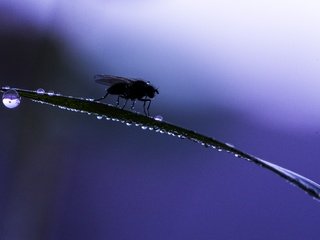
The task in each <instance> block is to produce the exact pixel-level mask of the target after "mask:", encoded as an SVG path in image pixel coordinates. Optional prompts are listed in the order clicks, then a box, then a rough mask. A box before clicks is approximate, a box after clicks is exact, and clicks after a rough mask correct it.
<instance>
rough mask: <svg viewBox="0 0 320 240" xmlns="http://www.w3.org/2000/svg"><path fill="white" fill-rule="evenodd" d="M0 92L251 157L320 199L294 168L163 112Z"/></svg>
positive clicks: (13, 100) (11, 101)
mask: <svg viewBox="0 0 320 240" xmlns="http://www.w3.org/2000/svg"><path fill="white" fill-rule="evenodd" d="M1 91H2V92H3V97H2V102H3V104H4V105H5V106H6V107H8V108H15V107H17V106H18V105H19V104H20V101H21V97H25V98H29V99H31V100H33V101H35V102H38V103H42V104H49V105H51V106H54V107H58V108H60V109H63V110H69V111H73V112H79V113H86V114H88V115H94V116H96V118H97V119H99V120H103V119H105V120H111V121H116V122H120V123H123V124H126V125H127V126H136V127H140V128H141V129H142V130H152V131H155V132H157V133H162V134H167V135H169V136H174V137H177V138H180V139H187V140H190V141H193V142H195V143H199V144H201V145H202V146H204V147H206V148H212V149H215V150H217V151H226V152H228V153H231V154H233V155H234V156H235V157H237V158H242V159H245V160H248V161H249V162H252V163H255V164H256V165H258V166H260V167H262V168H264V169H268V170H270V171H272V172H273V173H275V174H277V175H279V176H280V177H282V178H284V179H286V180H287V181H288V182H290V183H292V184H294V185H295V186H298V187H299V188H300V189H302V190H303V191H305V192H306V193H307V194H309V195H310V196H312V197H313V198H314V199H317V200H319V199H320V186H319V184H317V183H315V182H313V181H312V180H310V179H308V178H305V177H303V176H301V175H299V174H297V173H295V172H293V171H291V170H288V169H286V168H283V167H280V166H278V165H276V164H273V163H270V162H267V161H265V160H262V159H260V158H258V157H255V156H253V155H250V154H248V153H246V152H243V151H241V150H239V149H237V148H235V147H234V146H233V145H232V144H229V143H224V142H221V141H218V140H216V139H214V138H211V137H207V136H205V135H202V134H199V133H197V132H195V131H193V130H189V129H186V128H183V127H180V126H176V125H174V124H171V123H169V122H166V121H164V120H163V117H162V116H160V115H156V116H154V117H151V116H145V115H143V114H140V113H136V112H132V111H128V110H124V109H119V108H117V107H115V106H112V105H109V104H104V103H100V102H95V101H93V99H90V98H81V97H72V96H63V95H61V94H55V93H54V91H52V90H50V91H48V92H46V91H45V90H44V89H41V88H39V89H37V90H36V91H30V90H23V89H16V88H14V89H12V88H10V87H2V88H1Z"/></svg>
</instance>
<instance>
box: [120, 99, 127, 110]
mask: <svg viewBox="0 0 320 240" xmlns="http://www.w3.org/2000/svg"><path fill="white" fill-rule="evenodd" d="M127 102H128V99H126V101H125V102H124V104H123V106H122V108H121V109H124V107H125V106H126V105H127Z"/></svg>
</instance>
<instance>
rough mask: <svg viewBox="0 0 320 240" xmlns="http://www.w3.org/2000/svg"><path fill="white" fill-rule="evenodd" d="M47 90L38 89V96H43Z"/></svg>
mask: <svg viewBox="0 0 320 240" xmlns="http://www.w3.org/2000/svg"><path fill="white" fill-rule="evenodd" d="M45 92H46V91H45V90H44V89H43V88H38V89H37V94H39V95H43V94H45Z"/></svg>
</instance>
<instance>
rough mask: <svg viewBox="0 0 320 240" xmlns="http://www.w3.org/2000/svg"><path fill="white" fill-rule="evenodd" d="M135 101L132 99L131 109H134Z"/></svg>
mask: <svg viewBox="0 0 320 240" xmlns="http://www.w3.org/2000/svg"><path fill="white" fill-rule="evenodd" d="M135 103H136V100H132V104H131V110H133V109H134V105H135Z"/></svg>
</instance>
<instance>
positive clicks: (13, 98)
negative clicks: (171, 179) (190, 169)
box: [2, 86, 239, 157]
mask: <svg viewBox="0 0 320 240" xmlns="http://www.w3.org/2000/svg"><path fill="white" fill-rule="evenodd" d="M2 89H4V90H6V91H5V92H4V93H3V95H2V103H3V104H4V106H6V107H7V108H16V107H18V106H19V105H20V103H21V97H20V95H19V93H18V92H17V91H16V90H15V89H13V88H10V87H9V86H6V87H3V88H2ZM35 92H36V93H37V94H39V95H44V94H47V95H49V96H54V95H60V94H55V93H54V92H53V91H52V90H50V91H48V92H46V91H45V90H44V89H42V88H39V89H37V90H36V91H35ZM83 100H87V101H93V99H89V98H86V99H85V98H83ZM33 101H35V102H40V103H45V104H49V105H52V106H56V107H59V108H60V109H63V110H69V111H73V112H81V113H87V114H89V115H91V114H92V113H90V112H87V111H82V110H77V109H73V108H67V107H65V106H59V105H54V104H50V103H47V102H43V101H39V100H33ZM97 119H99V120H101V119H106V120H111V121H115V122H121V123H124V124H126V125H127V126H131V125H134V126H137V127H141V129H142V130H154V131H156V132H159V133H166V134H168V135H169V136H175V137H178V138H181V139H184V138H188V139H189V140H191V141H193V142H196V143H199V144H201V145H202V146H204V147H212V148H214V149H217V150H218V151H219V152H220V151H222V148H221V147H217V146H215V145H211V144H208V143H204V142H202V141H200V140H198V139H196V138H192V137H187V136H185V135H182V134H178V133H175V132H172V131H167V130H164V129H161V128H157V127H152V126H144V125H142V124H140V123H133V122H128V121H125V120H120V119H117V118H109V117H106V116H101V115H97ZM153 119H154V120H156V121H159V122H162V121H163V117H162V116H161V115H156V116H155V117H153ZM227 145H229V146H232V147H233V145H231V144H227ZM235 156H236V157H239V155H238V154H235Z"/></svg>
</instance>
